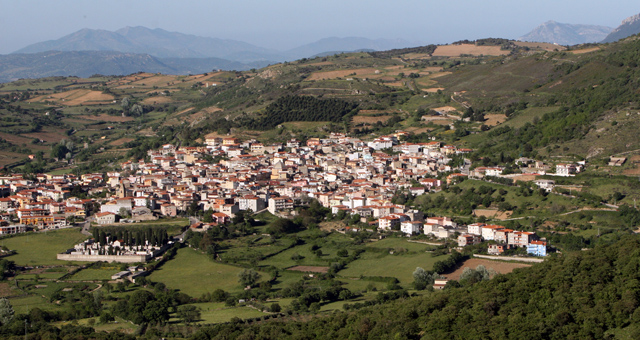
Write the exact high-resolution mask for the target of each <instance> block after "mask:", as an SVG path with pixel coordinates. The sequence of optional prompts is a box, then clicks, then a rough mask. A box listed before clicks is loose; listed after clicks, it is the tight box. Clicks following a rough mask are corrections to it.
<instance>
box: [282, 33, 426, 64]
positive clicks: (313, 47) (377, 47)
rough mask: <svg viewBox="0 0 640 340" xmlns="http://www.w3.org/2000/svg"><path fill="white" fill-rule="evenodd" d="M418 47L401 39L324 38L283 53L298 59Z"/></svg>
mask: <svg viewBox="0 0 640 340" xmlns="http://www.w3.org/2000/svg"><path fill="white" fill-rule="evenodd" d="M415 45H419V43H412V42H409V41H406V40H402V39H367V38H357V37H348V38H336V37H331V38H325V39H320V40H318V41H316V42H314V43H311V44H307V45H303V46H300V47H297V48H294V49H291V50H288V51H285V52H283V54H285V55H287V56H288V57H289V58H293V59H300V58H308V57H311V56H315V55H323V54H324V55H326V54H327V53H331V54H335V53H342V52H352V51H357V50H374V51H386V50H392V49H396V48H405V47H411V46H415Z"/></svg>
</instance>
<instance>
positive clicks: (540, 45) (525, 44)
mask: <svg viewBox="0 0 640 340" xmlns="http://www.w3.org/2000/svg"><path fill="white" fill-rule="evenodd" d="M515 44H516V45H518V46H522V47H529V48H539V49H543V50H545V51H550V52H551V51H555V50H558V51H564V50H566V49H567V48H566V47H564V46H560V45H556V44H550V43H539V42H526V41H516V42H515Z"/></svg>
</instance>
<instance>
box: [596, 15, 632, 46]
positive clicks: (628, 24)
mask: <svg viewBox="0 0 640 340" xmlns="http://www.w3.org/2000/svg"><path fill="white" fill-rule="evenodd" d="M638 33H640V14H636V15H634V16H630V17H628V18H626V19H624V20H623V21H622V24H621V25H620V26H618V27H617V28H616V29H614V30H613V31H612V32H611V34H609V35H608V36H607V37H606V38H605V39H604V40H602V42H603V43H610V42H614V41H618V40H620V39H624V38H626V37H628V36H632V35H634V34H638Z"/></svg>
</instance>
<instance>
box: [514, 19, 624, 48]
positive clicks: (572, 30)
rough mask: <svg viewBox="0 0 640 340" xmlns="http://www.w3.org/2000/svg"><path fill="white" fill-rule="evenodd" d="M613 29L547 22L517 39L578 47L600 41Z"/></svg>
mask: <svg viewBox="0 0 640 340" xmlns="http://www.w3.org/2000/svg"><path fill="white" fill-rule="evenodd" d="M612 30H613V28H611V27H606V26H596V25H572V24H563V23H560V22H555V21H547V22H545V23H544V24H542V25H540V26H538V27H536V28H535V29H534V30H533V31H531V32H529V33H527V34H526V35H524V36H522V37H520V38H518V40H520V41H533V42H546V43H552V44H558V45H578V44H585V43H595V42H598V41H600V40H602V39H603V38H604V37H606V36H607V34H609V33H610V32H611V31H612Z"/></svg>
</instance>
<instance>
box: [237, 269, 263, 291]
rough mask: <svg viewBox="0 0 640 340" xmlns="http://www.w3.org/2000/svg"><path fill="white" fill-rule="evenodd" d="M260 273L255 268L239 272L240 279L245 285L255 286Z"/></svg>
mask: <svg viewBox="0 0 640 340" xmlns="http://www.w3.org/2000/svg"><path fill="white" fill-rule="evenodd" d="M260 277H261V275H260V273H258V272H256V271H255V270H253V269H245V270H243V271H241V272H240V273H239V274H238V281H240V283H241V284H242V285H243V286H249V287H250V286H253V285H254V284H255V283H256V282H258V280H260Z"/></svg>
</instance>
